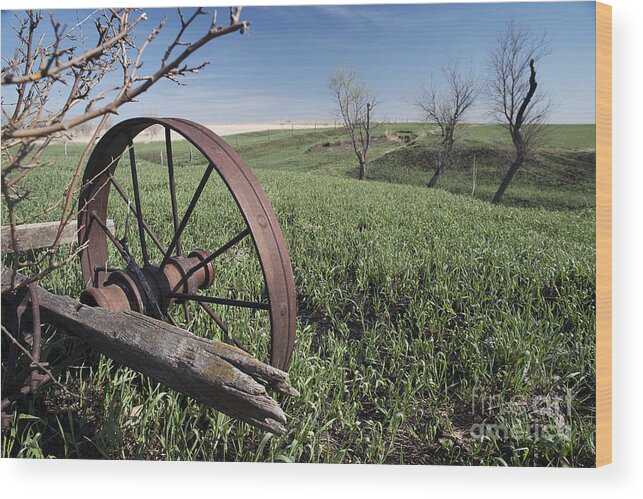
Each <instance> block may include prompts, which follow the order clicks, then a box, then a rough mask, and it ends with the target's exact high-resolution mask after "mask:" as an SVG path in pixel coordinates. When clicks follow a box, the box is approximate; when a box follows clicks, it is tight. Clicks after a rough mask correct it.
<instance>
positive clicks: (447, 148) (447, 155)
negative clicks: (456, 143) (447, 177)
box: [428, 138, 453, 189]
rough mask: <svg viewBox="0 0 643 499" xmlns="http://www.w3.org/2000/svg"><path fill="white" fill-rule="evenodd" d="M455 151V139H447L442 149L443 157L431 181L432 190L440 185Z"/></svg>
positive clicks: (429, 184) (429, 185)
mask: <svg viewBox="0 0 643 499" xmlns="http://www.w3.org/2000/svg"><path fill="white" fill-rule="evenodd" d="M452 150H453V138H447V139H445V142H444V146H443V149H442V156H441V157H440V161H439V162H438V167H437V168H436V169H435V173H434V174H433V177H431V180H429V183H428V187H429V188H430V189H431V188H433V187H436V186H437V185H438V182H439V180H440V177H441V176H442V174H443V173H444V172H445V171H446V169H447V167H448V166H449V160H450V159H451V151H452Z"/></svg>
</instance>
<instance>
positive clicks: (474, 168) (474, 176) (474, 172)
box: [471, 154, 478, 197]
mask: <svg viewBox="0 0 643 499" xmlns="http://www.w3.org/2000/svg"><path fill="white" fill-rule="evenodd" d="M477 176H478V167H477V165H476V155H475V154H474V155H473V188H472V189H471V196H472V197H473V196H474V195H475V193H476V177H477Z"/></svg>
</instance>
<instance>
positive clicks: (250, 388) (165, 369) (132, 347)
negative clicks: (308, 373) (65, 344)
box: [2, 270, 299, 435]
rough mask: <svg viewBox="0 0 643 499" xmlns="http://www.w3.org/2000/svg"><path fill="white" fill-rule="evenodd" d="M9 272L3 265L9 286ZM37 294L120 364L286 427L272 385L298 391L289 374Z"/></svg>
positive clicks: (231, 411)
mask: <svg viewBox="0 0 643 499" xmlns="http://www.w3.org/2000/svg"><path fill="white" fill-rule="evenodd" d="M10 275H11V273H10V271H7V270H4V271H3V273H2V282H3V285H4V283H5V281H6V280H8V279H10ZM10 299H11V295H10V294H9V293H7V294H6V295H5V296H3V301H4V300H10ZM38 299H39V301H40V313H41V317H42V321H43V322H45V323H48V324H51V325H53V326H55V327H57V328H59V329H62V330H65V331H67V332H69V333H70V334H73V335H75V336H77V337H79V338H81V339H83V340H85V341H86V342H87V343H89V345H90V346H91V347H92V348H94V349H95V350H97V351H98V352H101V353H103V354H104V355H107V356H108V357H111V358H112V359H114V360H115V361H116V362H118V363H120V364H123V365H125V366H127V367H130V368H131V369H134V370H136V371H138V372H140V373H143V374H145V375H147V376H150V377H151V378H153V379H155V380H156V381H158V382H160V383H162V384H164V385H166V386H168V387H170V388H173V389H175V390H177V391H179V392H181V393H184V394H186V395H188V396H190V397H192V398H194V399H196V400H198V401H199V402H202V403H204V404H205V405H207V406H209V407H212V408H214V409H216V410H218V411H221V412H223V413H225V414H227V415H229V416H231V417H233V418H236V419H239V420H241V421H245V422H247V423H249V424H251V425H253V426H256V427H257V428H261V429H262V430H265V431H269V432H272V433H275V434H277V435H282V434H284V433H285V432H286V427H285V424H286V416H285V414H284V412H283V410H282V409H281V407H280V406H279V404H278V403H277V401H276V400H275V399H273V398H272V397H271V396H270V395H269V394H268V390H272V391H275V392H277V393H281V394H283V395H288V396H295V397H296V396H299V393H298V392H297V390H295V389H294V388H293V387H292V386H291V385H290V384H289V381H288V375H287V373H285V372H283V371H280V370H279V369H276V368H274V367H272V366H269V365H267V364H264V363H262V362H260V361H259V360H257V359H255V358H254V357H252V356H251V355H249V354H248V353H246V352H244V351H243V350H241V349H239V348H237V347H235V346H232V345H228V344H226V343H222V342H219V341H211V340H208V339H205V338H200V337H198V336H195V335H193V334H192V333H190V332H189V331H186V330H184V329H181V328H178V327H175V326H172V325H170V324H167V323H165V322H162V321H158V320H156V319H153V318H151V317H147V316H145V315H141V314H138V313H136V312H130V311H127V312H111V311H109V310H106V309H102V308H93V307H89V306H87V305H83V304H81V303H80V302H78V301H76V300H74V299H72V298H70V297H68V296H59V295H55V294H53V293H50V292H49V291H47V290H45V289H44V288H42V287H40V286H39V287H38Z"/></svg>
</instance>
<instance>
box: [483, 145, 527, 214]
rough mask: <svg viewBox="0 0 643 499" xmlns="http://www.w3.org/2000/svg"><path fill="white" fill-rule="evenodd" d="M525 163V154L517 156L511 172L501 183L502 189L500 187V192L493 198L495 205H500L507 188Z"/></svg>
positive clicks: (509, 171) (510, 169) (508, 172)
mask: <svg viewBox="0 0 643 499" xmlns="http://www.w3.org/2000/svg"><path fill="white" fill-rule="evenodd" d="M524 161H525V155H524V153H520V154H518V155H517V156H516V159H515V160H514V161H513V163H511V166H510V167H509V170H507V173H505V176H504V177H503V179H502V182H501V183H500V187H498V190H497V191H496V193H495V194H494V196H493V199H492V201H491V202H492V203H493V204H498V203H500V200H501V199H502V196H503V195H504V193H505V191H506V190H507V187H509V184H511V181H512V180H513V178H514V175H515V174H516V172H517V171H518V170H519V169H520V167H521V166H522V164H523V163H524Z"/></svg>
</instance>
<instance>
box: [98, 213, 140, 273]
mask: <svg viewBox="0 0 643 499" xmlns="http://www.w3.org/2000/svg"><path fill="white" fill-rule="evenodd" d="M90 223H95V224H97V225H98V226H99V227H100V228H101V229H102V230H103V232H104V233H105V235H106V236H107V238H108V239H109V240H110V241H111V242H112V244H113V245H114V246H115V247H116V249H117V250H118V253H119V254H120V255H121V257H122V258H123V260H125V263H126V264H128V263H129V262H130V261H131V259H132V257H131V256H130V254H129V253H128V251H127V249H125V247H124V246H123V245H122V244H121V242H120V241H119V240H118V239H117V238H116V236H115V235H114V234H113V233H112V231H111V230H109V227H107V225H106V224H105V223H103V221H102V220H101V219H100V218H99V217H97V216H96V213H95V212H92V213H91V214H90Z"/></svg>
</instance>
